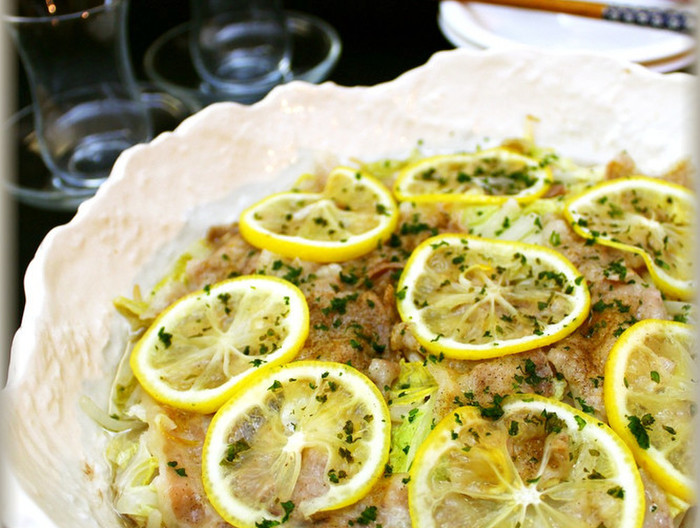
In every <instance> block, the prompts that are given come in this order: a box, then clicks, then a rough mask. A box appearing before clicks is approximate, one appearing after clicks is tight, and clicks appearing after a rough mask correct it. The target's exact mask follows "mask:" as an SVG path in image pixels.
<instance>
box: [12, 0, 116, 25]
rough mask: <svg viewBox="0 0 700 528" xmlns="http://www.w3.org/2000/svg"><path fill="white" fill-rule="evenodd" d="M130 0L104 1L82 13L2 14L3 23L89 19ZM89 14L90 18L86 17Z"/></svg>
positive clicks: (40, 22) (37, 22)
mask: <svg viewBox="0 0 700 528" xmlns="http://www.w3.org/2000/svg"><path fill="white" fill-rule="evenodd" d="M127 1H128V0H102V1H101V2H100V4H99V5H96V6H94V7H89V8H87V9H81V10H80V11H72V12H70V13H64V14H61V15H41V16H19V15H8V14H7V13H3V14H2V20H3V22H9V23H12V24H45V23H47V22H51V21H54V20H56V21H59V22H60V21H63V20H74V19H76V18H85V19H87V18H89V17H90V16H91V15H96V14H99V13H103V12H105V11H108V10H109V9H110V8H114V7H119V6H120V5H121V4H124V3H126V2H127ZM86 13H87V15H88V16H85V14H86Z"/></svg>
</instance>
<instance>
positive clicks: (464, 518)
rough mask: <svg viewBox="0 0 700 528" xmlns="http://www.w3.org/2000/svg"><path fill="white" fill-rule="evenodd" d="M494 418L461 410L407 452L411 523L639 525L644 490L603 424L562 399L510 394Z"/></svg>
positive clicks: (429, 526)
mask: <svg viewBox="0 0 700 528" xmlns="http://www.w3.org/2000/svg"><path fill="white" fill-rule="evenodd" d="M502 411H503V415H502V416H501V417H500V418H498V419H496V420H493V419H490V418H484V417H482V416H481V413H480V411H479V410H478V409H477V408H475V407H460V408H459V409H457V410H456V411H454V412H452V413H450V414H449V415H448V416H447V417H445V418H444V419H443V420H442V421H441V422H440V423H439V424H438V425H437V427H436V428H435V429H434V430H433V431H432V432H431V433H430V435H429V436H428V438H427V439H426V441H425V442H424V443H423V445H422V446H421V448H420V449H419V451H418V454H417V455H416V459H415V461H414V465H413V468H412V469H411V480H410V482H409V484H408V501H409V510H410V514H411V518H412V520H413V526H414V528H437V527H443V526H468V527H470V528H501V527H509V528H515V527H523V528H524V527H528V528H534V527H537V528H563V527H567V528H585V527H593V528H596V527H601V526H605V527H606V528H639V527H640V526H642V522H643V520H644V489H643V486H642V481H641V478H640V476H639V471H638V470H637V466H636V464H635V461H634V458H633V456H632V454H631V453H630V451H629V449H628V448H627V446H626V445H625V444H624V442H622V440H620V438H619V437H618V436H617V435H616V434H615V433H614V432H613V431H612V430H610V428H609V427H608V426H606V425H605V424H603V423H602V422H599V421H598V420H596V419H595V418H593V417H591V416H589V415H586V414H584V413H582V412H580V411H578V410H576V409H574V408H572V407H570V406H568V405H566V404H564V403H561V402H558V401H555V400H550V399H547V398H543V397H539V396H521V397H511V398H509V399H508V400H507V402H506V403H505V404H503V406H502Z"/></svg>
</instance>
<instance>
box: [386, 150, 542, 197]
mask: <svg viewBox="0 0 700 528" xmlns="http://www.w3.org/2000/svg"><path fill="white" fill-rule="evenodd" d="M551 183H552V178H551V173H550V170H549V168H548V167H543V166H541V165H540V163H539V162H538V161H537V160H536V159H533V158H530V157H527V156H523V155H522V154H517V153H515V152H513V151H511V150H508V149H505V148H493V149H488V150H483V151H479V152H475V153H468V154H445V155H440V156H432V157H429V158H424V159H421V160H420V161H417V162H415V163H412V164H410V165H409V166H407V167H405V168H404V169H403V170H401V172H400V173H399V175H398V178H397V180H396V183H395V184H394V194H395V195H396V197H397V198H398V199H399V200H401V201H407V200H410V201H413V202H417V203H420V202H461V203H469V204H489V203H490V204H496V203H503V202H505V201H507V200H509V199H514V200H516V201H518V202H521V203H527V202H531V201H533V200H536V199H537V198H539V197H540V196H542V195H543V194H544V193H545V192H546V191H547V189H548V188H549V186H550V185H551Z"/></svg>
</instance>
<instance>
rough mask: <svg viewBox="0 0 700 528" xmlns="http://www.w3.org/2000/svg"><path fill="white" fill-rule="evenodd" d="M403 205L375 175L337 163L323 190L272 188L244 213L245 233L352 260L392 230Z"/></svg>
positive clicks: (273, 246) (251, 238)
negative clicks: (272, 191) (280, 190)
mask: <svg viewBox="0 0 700 528" xmlns="http://www.w3.org/2000/svg"><path fill="white" fill-rule="evenodd" d="M397 222H398V208H397V206H396V203H395V202H394V199H393V197H392V196H391V193H390V192H389V190H388V189H387V188H386V187H384V185H383V184H382V183H380V182H379V181H377V180H375V179H374V178H373V177H372V176H370V175H368V174H366V173H364V172H362V171H359V170H357V169H351V168H348V167H337V168H335V169H334V170H333V171H332V172H331V173H330V175H329V176H328V181H327V182H326V186H325V188H324V190H323V192H322V193H296V192H286V193H279V194H273V195H272V196H269V197H267V198H265V199H263V200H261V201H260V202H258V203H256V204H254V205H253V206H251V207H249V208H248V209H246V210H245V211H243V213H242V214H241V217H240V229H241V235H243V237H244V238H245V239H246V240H247V241H248V242H249V243H250V244H252V245H254V246H256V247H259V248H262V249H267V250H269V251H272V252H274V253H277V254H279V255H283V256H286V257H291V258H293V257H299V258H301V259H303V260H310V261H314V262H338V261H345V260H350V259H353V258H356V257H359V256H361V255H364V254H365V253H368V252H369V251H371V250H373V249H374V248H376V247H377V245H378V244H379V243H381V242H383V241H384V240H386V239H387V238H389V236H390V235H391V233H392V231H393V230H394V228H395V227H396V223H397Z"/></svg>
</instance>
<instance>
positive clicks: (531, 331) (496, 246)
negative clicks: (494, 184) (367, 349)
mask: <svg viewBox="0 0 700 528" xmlns="http://www.w3.org/2000/svg"><path fill="white" fill-rule="evenodd" d="M396 295H397V299H398V301H397V304H398V309H399V314H400V316H401V318H402V319H403V320H404V321H406V322H409V323H410V328H411V330H412V332H413V333H414V335H415V337H416V339H417V340H418V341H419V342H420V344H421V345H423V346H424V347H425V348H426V349H427V350H429V351H432V352H435V353H444V354H445V355H446V356H449V357H455V358H461V359H482V358H489V357H497V356H502V355H504V354H512V353H515V352H522V351H524V350H529V349H531V348H535V347H538V346H544V345H546V344H549V343H553V342H554V341H557V340H558V339H561V338H563V337H565V336H566V335H568V334H570V333H571V332H573V331H574V330H575V329H576V328H577V327H578V326H579V325H580V324H581V323H582V322H583V320H584V319H585V317H586V315H587V314H588V309H589V306H590V296H589V293H588V288H587V286H586V284H585V281H584V280H583V277H582V276H581V275H580V274H579V273H578V271H577V270H576V268H574V266H573V265H572V264H571V263H570V262H569V261H568V260H566V259H565V258H564V257H563V256H562V255H561V254H559V253H557V252H555V251H553V250H551V249H548V248H545V247H543V246H537V245H533V244H524V243H521V242H509V241H502V240H491V239H485V238H478V237H471V236H466V235H459V234H447V235H439V236H436V237H433V238H430V239H428V240H426V241H424V242H423V243H422V244H421V245H419V246H418V247H417V248H416V249H415V251H414V252H413V254H412V255H411V257H410V258H409V260H408V262H407V264H406V267H405V269H404V272H403V274H402V276H401V279H400V280H399V284H398V286H397V294H396Z"/></svg>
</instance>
